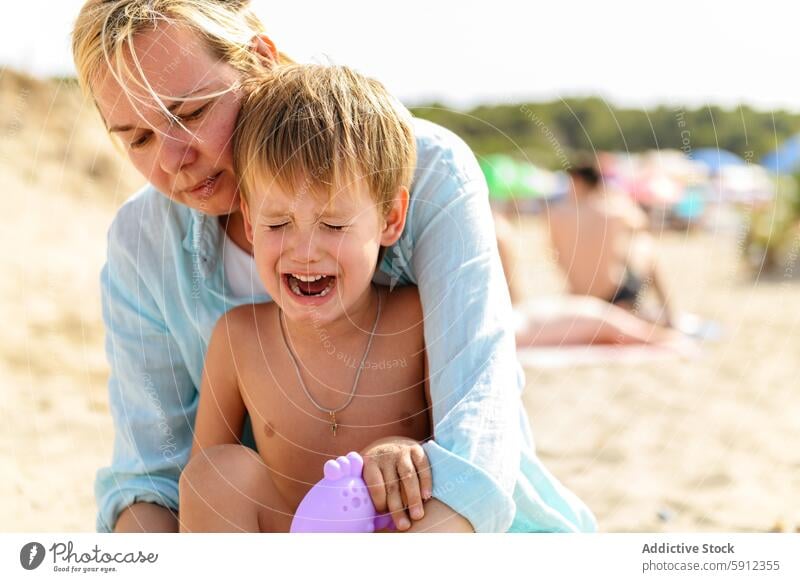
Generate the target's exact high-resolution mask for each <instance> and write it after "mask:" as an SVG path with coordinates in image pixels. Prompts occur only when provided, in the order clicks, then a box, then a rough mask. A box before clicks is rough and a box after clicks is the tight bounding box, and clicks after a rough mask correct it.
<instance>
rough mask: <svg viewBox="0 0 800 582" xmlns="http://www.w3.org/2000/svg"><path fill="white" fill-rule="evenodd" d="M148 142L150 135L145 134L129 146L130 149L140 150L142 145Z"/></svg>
mask: <svg viewBox="0 0 800 582" xmlns="http://www.w3.org/2000/svg"><path fill="white" fill-rule="evenodd" d="M148 141H150V134H149V133H146V134H144V135H142V136H141V137H139V138H137V139H135V140H133V141H132V142H131V143H130V144H129V145H130V147H131V149H134V150H135V149H136V148H140V147H142V146H143V145H145V144H146V143H147V142H148Z"/></svg>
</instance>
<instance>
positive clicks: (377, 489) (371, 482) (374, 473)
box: [362, 459, 387, 513]
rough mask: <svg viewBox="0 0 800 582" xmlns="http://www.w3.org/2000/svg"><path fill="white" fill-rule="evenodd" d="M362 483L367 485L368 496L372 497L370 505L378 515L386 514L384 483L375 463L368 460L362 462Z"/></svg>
mask: <svg viewBox="0 0 800 582" xmlns="http://www.w3.org/2000/svg"><path fill="white" fill-rule="evenodd" d="M362 478H363V479H364V483H366V484H367V489H368V490H369V495H370V497H372V504H373V505H374V506H375V511H377V512H378V513H386V511H387V505H386V483H384V481H383V473H382V472H381V469H380V467H379V466H378V464H377V463H376V462H374V461H373V460H371V459H369V460H366V459H365V462H364V469H363V472H362Z"/></svg>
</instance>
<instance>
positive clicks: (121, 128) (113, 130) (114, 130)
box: [108, 85, 208, 133]
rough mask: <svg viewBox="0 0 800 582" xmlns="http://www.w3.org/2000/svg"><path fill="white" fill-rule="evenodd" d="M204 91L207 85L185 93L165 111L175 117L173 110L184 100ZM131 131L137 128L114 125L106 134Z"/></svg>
mask: <svg viewBox="0 0 800 582" xmlns="http://www.w3.org/2000/svg"><path fill="white" fill-rule="evenodd" d="M206 89H208V85H206V86H204V87H200V88H199V89H195V90H194V91H190V92H189V93H186V94H185V95H181V96H180V97H178V98H177V100H176V101H174V102H173V103H172V104H171V105H169V106H167V111H169V112H170V113H172V114H173V115H175V110H176V109H177V108H178V107H180V106H181V105H182V104H183V103H185V102H186V101H185V99H187V98H188V97H191V96H193V95H197V94H198V93H200V92H201V91H205V90H206ZM132 129H138V127H137V126H135V125H115V126H113V127H110V128H109V129H108V132H109V133H119V132H125V131H130V130H132Z"/></svg>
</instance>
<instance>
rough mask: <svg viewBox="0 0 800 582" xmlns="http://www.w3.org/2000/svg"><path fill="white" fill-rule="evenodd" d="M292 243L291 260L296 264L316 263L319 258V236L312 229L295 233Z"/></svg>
mask: <svg viewBox="0 0 800 582" xmlns="http://www.w3.org/2000/svg"><path fill="white" fill-rule="evenodd" d="M293 242H294V244H293V245H292V253H291V257H292V261H293V262H294V263H297V264H301V265H302V264H304V263H316V262H318V261H319V260H320V255H321V252H320V248H319V244H318V242H319V237H318V236H317V235H316V233H315V232H314V231H313V229H312V230H309V231H306V232H300V233H297V235H296V236H295V240H294V241H293Z"/></svg>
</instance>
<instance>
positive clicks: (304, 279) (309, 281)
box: [292, 273, 322, 283]
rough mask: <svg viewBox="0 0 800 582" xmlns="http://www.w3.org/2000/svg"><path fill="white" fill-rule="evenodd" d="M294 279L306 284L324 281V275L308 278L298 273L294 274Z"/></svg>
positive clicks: (309, 276)
mask: <svg viewBox="0 0 800 582" xmlns="http://www.w3.org/2000/svg"><path fill="white" fill-rule="evenodd" d="M292 277H294V278H295V279H300V280H301V281H303V282H304V283H311V282H313V281H319V280H320V279H322V275H308V276H306V275H300V274H298V273H292Z"/></svg>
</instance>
